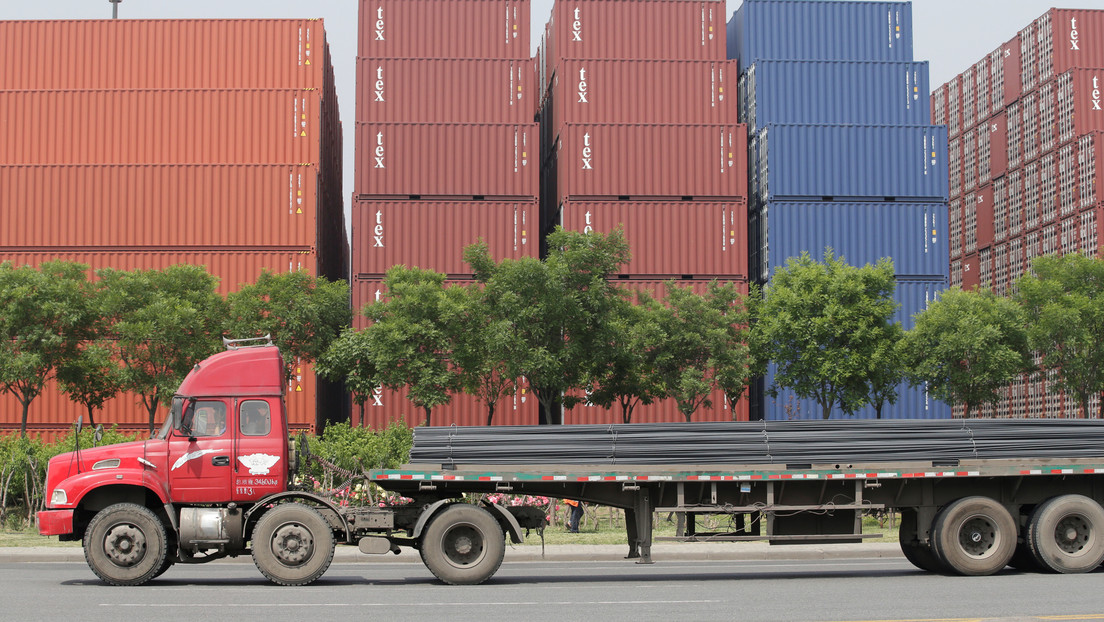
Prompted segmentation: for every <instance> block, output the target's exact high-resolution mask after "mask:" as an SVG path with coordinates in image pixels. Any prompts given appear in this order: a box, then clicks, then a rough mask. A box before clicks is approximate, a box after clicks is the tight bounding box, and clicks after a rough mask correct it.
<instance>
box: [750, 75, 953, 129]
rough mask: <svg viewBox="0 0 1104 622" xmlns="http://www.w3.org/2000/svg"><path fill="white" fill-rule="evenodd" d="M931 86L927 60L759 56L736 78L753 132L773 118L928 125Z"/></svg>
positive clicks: (812, 122)
mask: <svg viewBox="0 0 1104 622" xmlns="http://www.w3.org/2000/svg"><path fill="white" fill-rule="evenodd" d="M929 90H930V89H929V88H928V63H926V62H922V63H914V62H847V61H771V60H761V61H758V62H756V63H755V64H754V65H752V66H751V67H750V68H749V69H748V70H747V71H746V72H744V73H743V75H742V76H741V78H740V101H741V103H742V105H741V106H740V110H741V115H740V121H741V122H743V123H747V124H748V128H749V130H750V131H751V132H756V131H758V130H759V128H761V127H764V126H766V125H768V124H771V123H803V124H821V123H849V124H850V123H858V124H863V125H926V124H928V123H930V122H931V121H930V119H931V116H932V112H931V97H930V96H929V95H928V93H929ZM856 93H861V94H862V97H856Z"/></svg>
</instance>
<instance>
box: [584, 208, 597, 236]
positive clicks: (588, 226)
mask: <svg viewBox="0 0 1104 622" xmlns="http://www.w3.org/2000/svg"><path fill="white" fill-rule="evenodd" d="M585 221H586V226H585V227H583V233H590V232H591V231H594V226H593V224H594V223H592V222H591V221H590V212H587V213H586V218H585Z"/></svg>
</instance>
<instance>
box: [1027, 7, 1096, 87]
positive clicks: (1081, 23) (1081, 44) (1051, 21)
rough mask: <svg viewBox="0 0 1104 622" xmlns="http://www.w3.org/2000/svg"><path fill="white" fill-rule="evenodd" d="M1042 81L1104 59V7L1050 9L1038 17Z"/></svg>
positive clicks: (1039, 58) (1039, 65) (1039, 67)
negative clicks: (1093, 8) (1102, 8)
mask: <svg viewBox="0 0 1104 622" xmlns="http://www.w3.org/2000/svg"><path fill="white" fill-rule="evenodd" d="M1035 32H1036V37H1037V45H1038V49H1037V62H1038V76H1039V83H1040V84H1041V83H1043V82H1046V81H1047V80H1049V79H1051V78H1052V77H1054V76H1056V75H1059V74H1061V73H1064V72H1066V71H1068V70H1070V69H1074V68H1081V67H1098V66H1100V64H1101V61H1102V60H1104V11H1102V10H1090V9H1051V10H1049V11H1047V12H1046V13H1045V14H1044V15H1043V16H1042V17H1040V18H1039V19H1037V20H1035Z"/></svg>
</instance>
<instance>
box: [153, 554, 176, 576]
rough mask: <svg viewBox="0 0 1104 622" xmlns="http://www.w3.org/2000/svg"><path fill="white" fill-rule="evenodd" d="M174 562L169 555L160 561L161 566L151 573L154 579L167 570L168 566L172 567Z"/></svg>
mask: <svg viewBox="0 0 1104 622" xmlns="http://www.w3.org/2000/svg"><path fill="white" fill-rule="evenodd" d="M174 563H176V562H174V561H173V559H172V558H171V557H168V556H166V557H165V561H164V562H162V563H161V567H160V568H158V569H157V572H155V573H153V578H154V579H156V578H157V577H160V576H161V575H163V574H165V573H166V572H168V570H169V568H172V567H173V564H174Z"/></svg>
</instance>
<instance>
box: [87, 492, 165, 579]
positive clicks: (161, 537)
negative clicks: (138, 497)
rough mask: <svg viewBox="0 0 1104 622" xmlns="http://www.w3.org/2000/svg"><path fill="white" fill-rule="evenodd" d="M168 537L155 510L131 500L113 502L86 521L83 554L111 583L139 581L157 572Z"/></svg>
mask: <svg viewBox="0 0 1104 622" xmlns="http://www.w3.org/2000/svg"><path fill="white" fill-rule="evenodd" d="M167 541H168V538H167V537H166V535H165V526H164V525H163V524H162V523H161V520H160V519H158V518H157V515H156V514H154V513H153V512H151V511H149V510H148V509H147V508H144V507H142V506H140V505H136V504H134V503H116V504H115V505H111V506H108V507H106V508H104V509H103V510H101V511H100V512H99V513H98V514H96V515H95V516H94V517H92V521H91V522H90V523H88V529H87V530H86V531H85V532H84V558H85V559H86V560H87V561H88V567H89V568H91V569H92V572H94V573H96V576H97V577H99V578H101V579H103V580H104V581H105V582H107V583H110V584H111V585H142V584H143V583H146V582H148V581H150V580H151V579H153V578H154V577H156V576H157V575H158V574H160V572H159V571H160V570H161V567H162V566H163V565H164V563H165V555H166V553H167V549H168V547H167V545H166V543H167Z"/></svg>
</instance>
